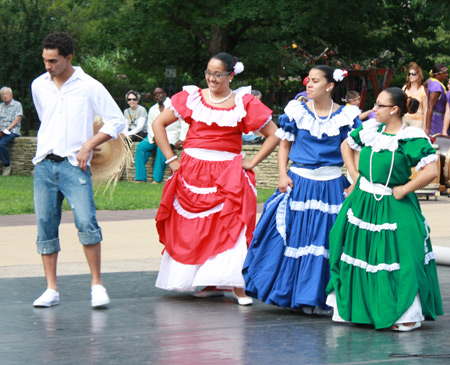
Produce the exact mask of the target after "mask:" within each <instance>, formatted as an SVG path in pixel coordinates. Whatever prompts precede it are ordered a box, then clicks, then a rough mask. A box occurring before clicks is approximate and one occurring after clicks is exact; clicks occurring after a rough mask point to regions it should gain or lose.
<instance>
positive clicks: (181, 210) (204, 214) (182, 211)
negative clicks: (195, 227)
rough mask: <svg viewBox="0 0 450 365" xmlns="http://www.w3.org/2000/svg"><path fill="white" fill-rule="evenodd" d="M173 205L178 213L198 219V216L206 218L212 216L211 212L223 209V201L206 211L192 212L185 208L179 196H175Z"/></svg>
mask: <svg viewBox="0 0 450 365" xmlns="http://www.w3.org/2000/svg"><path fill="white" fill-rule="evenodd" d="M173 207H174V208H175V210H176V211H177V213H178V214H179V215H181V216H183V217H184V218H187V219H196V218H205V217H208V216H210V215H211V214H214V213H218V212H220V211H221V210H222V209H223V203H221V204H219V205H216V206H215V207H214V208H211V209H208V210H205V211H204V212H201V213H192V212H189V211H187V210H186V209H184V208H183V207H182V206H181V204H180V202H179V201H178V199H177V197H176V196H175V199H174V200H173Z"/></svg>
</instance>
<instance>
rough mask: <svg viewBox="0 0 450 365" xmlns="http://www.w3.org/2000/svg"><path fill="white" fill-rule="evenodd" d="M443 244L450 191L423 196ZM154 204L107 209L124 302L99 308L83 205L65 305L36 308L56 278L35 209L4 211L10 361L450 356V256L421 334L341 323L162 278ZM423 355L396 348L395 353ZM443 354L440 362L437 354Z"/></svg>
mask: <svg viewBox="0 0 450 365" xmlns="http://www.w3.org/2000/svg"><path fill="white" fill-rule="evenodd" d="M421 205H422V208H423V211H424V214H425V216H426V217H427V219H428V221H429V223H430V226H431V228H432V239H433V242H434V244H435V245H441V246H449V247H450V234H449V225H448V214H449V212H450V200H449V199H448V198H444V197H441V198H440V199H439V200H438V201H436V202H435V201H429V202H426V201H424V202H422V203H421ZM153 217H154V211H132V212H130V211H126V212H104V211H102V212H99V213H98V218H99V221H100V223H101V226H102V229H103V234H104V244H103V271H104V272H105V273H106V274H104V281H105V285H106V286H107V288H108V291H109V294H110V296H111V299H112V303H111V305H110V307H109V308H108V309H107V310H95V311H94V310H91V308H90V305H89V300H90V298H89V275H88V274H87V273H88V269H87V265H86V263H85V260H84V257H83V255H82V250H81V248H80V247H79V243H78V241H77V235H76V231H75V229H74V228H73V224H72V218H71V213H65V214H64V218H63V224H62V225H61V240H62V248H63V251H62V252H61V254H60V261H59V262H60V265H59V275H60V281H59V290H60V294H61V304H60V305H59V306H56V307H53V308H50V309H35V308H33V307H32V306H31V303H32V301H33V300H34V299H35V298H36V297H37V296H39V295H40V294H41V292H42V290H43V288H44V287H45V279H44V277H43V271H42V267H41V263H40V257H39V256H38V255H37V254H36V250H35V244H34V241H35V235H36V228H35V225H34V216H11V217H4V216H3V217H0V293H1V296H0V334H1V337H0V364H2V365H3V364H7V365H9V364H27V363H30V364H47V363H56V364H150V363H152V364H172V363H173V364H203V363H208V364H274V363H276V364H291V363H292V364H297V363H302V364H303V363H304V364H324V363H329V364H342V363H347V364H348V363H351V364H370V363H378V362H383V363H392V364H398V363H401V362H402V363H405V364H406V363H407V364H410V363H413V364H414V363H419V362H420V363H422V362H423V361H424V358H427V357H428V358H432V360H428V361H429V363H448V361H449V358H450V349H449V348H448V343H449V340H450V330H449V328H450V315H449V313H450V267H449V266H439V279H440V286H441V291H442V296H443V302H444V311H445V313H446V314H445V315H444V316H442V317H439V318H438V321H436V322H429V321H427V322H425V323H424V325H423V328H422V329H421V330H419V331H415V332H411V333H394V332H391V331H389V330H384V331H374V330H373V329H370V328H367V327H364V326H353V325H343V324H334V323H332V322H331V321H330V319H329V318H325V317H315V316H304V315H299V314H297V313H292V312H289V311H286V310H284V309H282V308H277V307H274V306H270V305H266V304H262V303H260V302H256V303H255V304H254V305H253V306H252V307H240V306H238V305H236V304H235V303H234V301H233V300H232V299H231V298H230V296H229V295H227V297H225V298H216V299H203V300H202V299H194V298H192V297H191V296H190V295H189V294H177V293H168V292H165V291H162V290H159V289H156V288H155V287H154V282H155V278H156V270H157V268H158V264H159V261H160V251H161V248H162V247H161V246H160V245H159V244H158V243H157V242H158V239H157V235H156V231H155V224H154V220H153ZM395 353H397V354H398V353H401V354H405V355H420V356H421V357H392V354H395ZM431 361H432V362H431Z"/></svg>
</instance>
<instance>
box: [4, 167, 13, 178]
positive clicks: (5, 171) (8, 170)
mask: <svg viewBox="0 0 450 365" xmlns="http://www.w3.org/2000/svg"><path fill="white" fill-rule="evenodd" d="M11 170H12V168H11V165H9V166H8V167H4V168H3V173H2V176H9V175H11Z"/></svg>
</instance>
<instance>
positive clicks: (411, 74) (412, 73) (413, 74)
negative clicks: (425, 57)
mask: <svg viewBox="0 0 450 365" xmlns="http://www.w3.org/2000/svg"><path fill="white" fill-rule="evenodd" d="M416 75H417V74H416V73H414V72H410V73H408V76H416Z"/></svg>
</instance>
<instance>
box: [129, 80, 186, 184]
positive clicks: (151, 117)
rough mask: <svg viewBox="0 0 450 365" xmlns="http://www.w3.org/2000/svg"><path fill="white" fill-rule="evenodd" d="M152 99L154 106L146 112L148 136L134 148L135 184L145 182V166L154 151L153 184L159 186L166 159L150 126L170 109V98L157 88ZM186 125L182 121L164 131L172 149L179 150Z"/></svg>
mask: <svg viewBox="0 0 450 365" xmlns="http://www.w3.org/2000/svg"><path fill="white" fill-rule="evenodd" d="M153 99H154V100H155V101H156V104H155V105H153V106H152V107H151V108H150V109H149V111H148V121H147V131H148V135H147V137H145V138H144V139H143V140H142V141H141V142H139V143H138V145H137V147H136V156H135V167H136V175H135V181H136V182H146V181H147V168H146V167H145V164H146V163H147V161H148V159H149V158H150V156H151V154H152V152H153V151H154V150H156V154H155V162H154V165H153V183H155V184H156V183H157V184H159V183H160V182H161V181H162V180H163V178H164V170H165V169H166V166H167V165H166V158H165V157H164V154H163V153H162V152H161V149H160V148H159V147H158V146H157V144H156V143H155V140H154V135H153V130H152V125H153V122H154V121H155V119H156V118H157V117H158V116H159V115H160V114H161V113H162V112H163V111H164V110H165V109H167V108H170V106H171V103H170V98H168V97H167V95H166V92H165V91H164V90H163V89H162V88H161V87H157V88H155V90H153ZM182 127H183V128H182ZM187 128H188V127H187V125H186V123H184V122H182V121H177V122H175V123H173V124H171V125H169V126H168V127H167V129H166V132H167V138H168V140H169V144H170V146H171V147H172V148H181V146H182V145H183V142H182V141H184V139H185V138H186V133H187Z"/></svg>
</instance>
